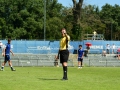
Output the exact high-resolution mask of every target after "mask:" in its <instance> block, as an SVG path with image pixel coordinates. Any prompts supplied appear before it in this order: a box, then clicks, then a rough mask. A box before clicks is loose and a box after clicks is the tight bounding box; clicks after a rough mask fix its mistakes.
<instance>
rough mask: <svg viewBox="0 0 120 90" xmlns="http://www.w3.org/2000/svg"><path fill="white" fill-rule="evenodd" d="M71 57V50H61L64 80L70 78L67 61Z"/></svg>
mask: <svg viewBox="0 0 120 90" xmlns="http://www.w3.org/2000/svg"><path fill="white" fill-rule="evenodd" d="M68 57H69V51H68V50H63V51H60V61H61V63H62V66H63V80H68V78H67V61H68Z"/></svg>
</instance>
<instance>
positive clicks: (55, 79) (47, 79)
mask: <svg viewBox="0 0 120 90" xmlns="http://www.w3.org/2000/svg"><path fill="white" fill-rule="evenodd" d="M38 79H40V80H61V79H55V78H38Z"/></svg>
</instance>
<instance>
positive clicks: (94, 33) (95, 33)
mask: <svg viewBox="0 0 120 90" xmlns="http://www.w3.org/2000/svg"><path fill="white" fill-rule="evenodd" d="M96 35H97V32H96V31H94V32H93V40H95V39H96Z"/></svg>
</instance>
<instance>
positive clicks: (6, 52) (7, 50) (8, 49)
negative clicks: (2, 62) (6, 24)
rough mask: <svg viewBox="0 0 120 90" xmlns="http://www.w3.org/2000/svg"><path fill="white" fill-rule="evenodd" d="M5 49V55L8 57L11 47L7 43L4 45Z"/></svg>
mask: <svg viewBox="0 0 120 90" xmlns="http://www.w3.org/2000/svg"><path fill="white" fill-rule="evenodd" d="M5 46H6V48H5V55H10V49H11V47H10V46H11V45H10V44H9V43H7V44H6V45H5Z"/></svg>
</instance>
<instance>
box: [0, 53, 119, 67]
mask: <svg viewBox="0 0 120 90" xmlns="http://www.w3.org/2000/svg"><path fill="white" fill-rule="evenodd" d="M55 55H57V54H32V53H15V56H11V60H12V64H13V66H22V67H23V66H55ZM3 61H4V57H2V55H0V64H2V62H3ZM83 63H84V66H85V67H91V66H100V67H101V66H102V67H109V66H110V67H111V66H112V67H115V66H117V67H118V66H120V60H119V59H118V58H117V57H115V54H107V55H106V57H104V56H102V55H101V54H88V57H84V59H83ZM77 64H78V62H77V56H76V54H70V56H69V60H68V66H75V67H76V66H77ZM58 65H59V66H61V64H60V63H59V61H58ZM6 66H8V64H6Z"/></svg>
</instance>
